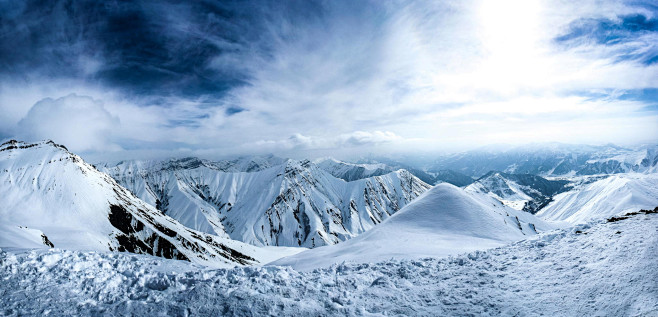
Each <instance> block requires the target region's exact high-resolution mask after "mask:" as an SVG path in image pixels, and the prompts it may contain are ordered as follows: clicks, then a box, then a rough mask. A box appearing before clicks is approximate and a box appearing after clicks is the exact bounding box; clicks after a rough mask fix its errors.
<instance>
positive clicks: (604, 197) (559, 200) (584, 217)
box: [537, 173, 658, 223]
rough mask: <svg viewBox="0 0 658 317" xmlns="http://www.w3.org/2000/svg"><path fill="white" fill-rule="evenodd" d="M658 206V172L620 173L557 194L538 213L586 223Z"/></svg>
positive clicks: (545, 218) (561, 219)
mask: <svg viewBox="0 0 658 317" xmlns="http://www.w3.org/2000/svg"><path fill="white" fill-rule="evenodd" d="M654 206H658V174H639V173H631V174H617V175H612V176H609V177H605V178H603V179H599V180H597V181H595V182H591V183H590V182H587V181H585V182H583V184H581V185H578V186H576V187H575V188H574V189H572V190H570V191H568V192H564V193H561V194H559V195H557V196H555V197H554V201H553V202H551V203H550V204H548V205H547V206H546V207H545V208H544V209H542V210H541V211H540V212H539V213H537V216H538V217H540V218H542V219H544V220H549V221H567V222H570V223H582V222H586V221H589V220H592V219H597V218H602V217H610V216H614V215H618V214H621V213H625V212H629V211H633V210H637V209H646V208H652V207H654Z"/></svg>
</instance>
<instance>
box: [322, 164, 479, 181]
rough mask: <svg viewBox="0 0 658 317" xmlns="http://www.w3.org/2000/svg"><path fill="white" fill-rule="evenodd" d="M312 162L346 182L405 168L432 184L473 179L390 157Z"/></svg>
mask: <svg viewBox="0 0 658 317" xmlns="http://www.w3.org/2000/svg"><path fill="white" fill-rule="evenodd" d="M314 162H315V163H316V164H317V165H318V167H320V168H321V169H323V170H325V171H327V172H329V174H331V175H334V176H335V177H338V178H340V179H343V180H345V181H348V182H349V181H353V180H357V179H362V178H367V177H371V176H378V175H384V174H387V173H390V172H393V171H396V170H399V169H405V170H407V171H409V172H410V173H411V174H413V175H414V176H416V177H418V178H420V179H421V180H422V181H424V182H426V183H428V184H432V185H436V184H438V183H449V184H453V185H455V186H460V187H463V186H467V185H469V184H471V183H473V181H475V180H474V179H473V178H472V177H470V176H467V175H465V174H462V173H459V172H456V171H453V170H438V171H433V172H431V173H427V172H425V171H423V170H420V169H417V168H414V167H411V166H409V165H407V164H402V163H399V162H396V161H393V160H390V159H381V161H377V160H375V159H370V160H367V161H366V162H368V163H349V162H344V161H339V160H336V159H333V158H322V159H318V160H316V161H314ZM384 162H385V163H384Z"/></svg>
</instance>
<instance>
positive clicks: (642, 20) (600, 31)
mask: <svg viewBox="0 0 658 317" xmlns="http://www.w3.org/2000/svg"><path fill="white" fill-rule="evenodd" d="M656 12H657V13H658V10H656ZM567 29H568V31H567V32H566V33H565V34H563V35H560V36H558V37H556V38H555V42H557V43H558V44H562V45H565V46H567V47H578V46H581V45H588V44H596V45H606V46H612V47H614V46H621V51H619V52H616V54H617V56H616V59H617V60H618V61H623V60H636V61H638V62H640V63H643V64H645V65H651V64H654V63H656V62H658V45H657V44H656V42H655V40H656V37H658V19H656V18H651V17H647V16H645V15H643V14H631V15H622V16H618V17H617V19H614V20H612V19H608V18H584V19H579V20H576V21H574V22H572V23H571V24H570V25H569V26H568V28H567ZM636 42H648V43H646V44H647V45H641V46H637V45H635V46H626V47H624V45H627V44H629V43H636Z"/></svg>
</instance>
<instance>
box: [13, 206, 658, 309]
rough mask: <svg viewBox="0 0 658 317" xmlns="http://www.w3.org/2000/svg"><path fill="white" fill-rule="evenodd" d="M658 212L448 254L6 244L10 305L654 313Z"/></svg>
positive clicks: (656, 305) (657, 303)
mask: <svg viewBox="0 0 658 317" xmlns="http://www.w3.org/2000/svg"><path fill="white" fill-rule="evenodd" d="M657 255H658V214H651V215H635V216H632V217H630V218H628V219H624V220H621V221H617V222H611V223H607V222H600V223H595V224H592V225H580V226H578V227H576V228H572V229H567V230H559V231H554V232H548V233H543V234H540V235H537V236H534V237H532V238H530V239H528V240H524V241H520V242H518V243H515V244H512V245H510V246H505V247H501V248H496V249H492V250H488V251H485V252H474V253H470V254H467V255H461V256H458V257H451V258H445V259H433V258H425V259H418V260H402V261H400V260H393V261H390V260H389V261H386V262H380V263H377V264H349V263H347V264H343V265H338V266H333V267H331V268H327V269H320V270H316V271H313V272H307V273H299V272H296V271H294V270H292V269H290V268H286V267H260V268H258V267H256V268H254V267H244V268H235V269H219V270H207V269H203V268H202V267H198V266H195V265H193V264H185V263H186V262H182V261H171V260H162V259H159V258H154V257H149V256H143V255H128V254H116V253H115V254H108V253H98V252H76V251H61V250H49V251H32V252H29V253H16V252H2V251H0V276H2V279H3V280H2V283H0V307H2V314H3V315H7V316H19V315H46V314H50V315H54V316H62V315H77V316H81V315H82V316H88V315H114V316H121V315H143V316H156V315H163V316H186V315H187V316H204V315H207V316H220V315H231V316H253V315H259V316H265V315H272V316H346V315H347V316H361V315H363V316H384V315H385V316H391V315H405V316H411V315H414V316H655V315H656V314H658V271H657V270H656V269H655V265H656V261H657V260H658V259H657V258H656V257H657Z"/></svg>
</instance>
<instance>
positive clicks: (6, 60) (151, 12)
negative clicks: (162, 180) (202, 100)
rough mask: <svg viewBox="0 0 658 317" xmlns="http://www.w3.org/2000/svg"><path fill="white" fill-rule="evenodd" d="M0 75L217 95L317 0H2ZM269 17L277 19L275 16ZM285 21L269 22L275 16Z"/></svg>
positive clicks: (239, 79) (305, 18)
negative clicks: (291, 0) (78, 79)
mask: <svg viewBox="0 0 658 317" xmlns="http://www.w3.org/2000/svg"><path fill="white" fill-rule="evenodd" d="M0 11H1V12H2V13H0V74H1V75H3V76H5V77H8V76H14V77H15V76H16V75H21V76H22V75H23V74H30V75H32V76H46V77H49V78H61V77H70V78H85V80H87V81H91V82H99V83H101V84H104V85H109V86H111V87H116V88H120V89H123V90H125V91H127V92H130V93H134V94H138V95H157V96H171V95H175V96H186V97H189V96H196V97H198V96H210V97H221V96H222V95H223V94H224V93H225V92H226V91H227V90H229V89H231V88H233V87H236V86H240V85H245V84H246V83H247V82H248V79H249V76H250V72H249V70H250V68H251V67H254V64H255V61H257V60H265V59H267V58H268V56H269V55H271V54H270V49H271V47H270V45H271V44H272V42H273V41H276V40H277V37H284V38H285V37H286V36H293V35H294V34H292V32H287V31H286V29H285V28H286V25H288V27H290V26H292V25H297V24H305V23H308V22H309V21H313V20H314V19H318V18H319V15H320V11H321V7H320V6H319V5H316V4H315V3H313V2H305V1H300V2H291V3H286V5H283V4H279V2H265V1H263V2H240V1H193V2H189V3H186V2H179V1H35V0H32V1H25V2H23V1H2V2H0ZM273 16H276V17H275V18H274V17H273ZM273 20H274V21H277V22H278V23H282V22H283V23H285V24H284V25H275V27H273V25H272V21H273Z"/></svg>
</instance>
